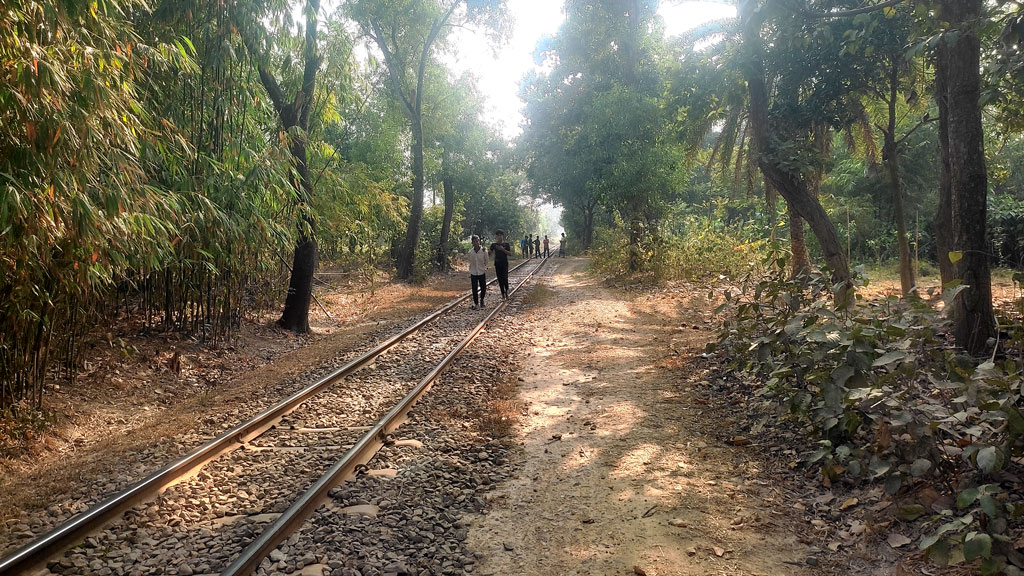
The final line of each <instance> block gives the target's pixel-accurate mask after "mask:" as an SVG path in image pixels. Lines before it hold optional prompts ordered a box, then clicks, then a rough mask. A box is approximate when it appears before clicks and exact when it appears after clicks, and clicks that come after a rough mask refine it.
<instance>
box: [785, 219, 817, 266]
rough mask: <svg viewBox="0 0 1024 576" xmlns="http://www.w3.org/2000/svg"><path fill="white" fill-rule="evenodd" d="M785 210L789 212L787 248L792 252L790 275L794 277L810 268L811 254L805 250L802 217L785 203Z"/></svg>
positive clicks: (805, 241) (805, 243)
mask: <svg viewBox="0 0 1024 576" xmlns="http://www.w3.org/2000/svg"><path fill="white" fill-rule="evenodd" d="M786 211H787V212H788V213H789V249H790V250H791V251H792V252H793V260H792V262H791V263H790V275H791V277H793V278H796V277H797V276H799V275H800V274H806V273H807V272H809V271H810V270H811V255H810V254H809V253H808V252H807V239H806V238H805V237H804V219H803V218H801V217H800V215H798V214H797V213H796V210H794V209H793V207H792V206H791V205H788V204H787V205H786Z"/></svg>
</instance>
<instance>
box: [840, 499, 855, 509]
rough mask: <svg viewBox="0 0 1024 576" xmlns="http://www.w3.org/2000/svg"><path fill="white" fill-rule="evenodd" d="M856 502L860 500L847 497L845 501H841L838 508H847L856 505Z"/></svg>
mask: <svg viewBox="0 0 1024 576" xmlns="http://www.w3.org/2000/svg"><path fill="white" fill-rule="evenodd" d="M858 502H860V500H857V499H856V498H847V499H846V501H845V502H843V505H842V506H840V507H839V509H840V510H849V509H850V508H853V507H854V506H856V505H857V503H858Z"/></svg>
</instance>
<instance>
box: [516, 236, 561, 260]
mask: <svg viewBox="0 0 1024 576" xmlns="http://www.w3.org/2000/svg"><path fill="white" fill-rule="evenodd" d="M543 244H544V251H543V252H541V249H540V246H541V239H540V234H537V237H536V238H534V236H533V234H524V235H523V239H522V240H520V241H519V250H520V251H521V252H522V254H523V258H550V257H551V250H550V245H551V241H550V240H548V235H547V234H545V235H544V242H543ZM558 257H559V258H565V232H562V237H561V239H559V240H558Z"/></svg>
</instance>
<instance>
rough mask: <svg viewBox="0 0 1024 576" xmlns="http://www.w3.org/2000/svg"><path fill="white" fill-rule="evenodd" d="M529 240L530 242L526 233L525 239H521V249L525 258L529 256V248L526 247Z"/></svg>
mask: <svg viewBox="0 0 1024 576" xmlns="http://www.w3.org/2000/svg"><path fill="white" fill-rule="evenodd" d="M527 242H529V240H527V239H526V234H523V239H522V240H520V241H519V251H520V252H521V253H522V254H523V258H526V257H527V256H528V252H529V250H527V248H526V243H527Z"/></svg>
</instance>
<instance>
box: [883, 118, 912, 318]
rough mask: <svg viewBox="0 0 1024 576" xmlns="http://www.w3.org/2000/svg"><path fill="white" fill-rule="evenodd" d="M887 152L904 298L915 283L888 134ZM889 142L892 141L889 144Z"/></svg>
mask: <svg viewBox="0 0 1024 576" xmlns="http://www.w3.org/2000/svg"><path fill="white" fill-rule="evenodd" d="M885 139H886V142H885V146H886V148H889V147H890V145H891V146H892V149H891V150H890V151H889V152H887V156H888V158H887V159H886V161H885V165H886V168H887V169H888V173H889V190H890V191H891V192H892V213H893V218H895V220H896V242H897V244H898V245H899V250H900V290H901V291H902V292H903V297H904V298H906V297H908V296H910V295H911V294H913V293H914V289H915V288H916V287H917V282H916V280H915V279H914V261H913V259H911V257H910V241H909V240H907V224H906V219H905V218H904V216H903V187H902V185H901V184H900V169H899V161H898V160H897V159H896V157H895V154H896V141H895V139H893V138H892V137H891V136H890V135H889V134H886V136H885ZM890 140H892V142H891V144H890V142H889V141H890Z"/></svg>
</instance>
